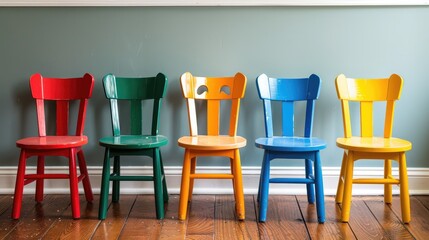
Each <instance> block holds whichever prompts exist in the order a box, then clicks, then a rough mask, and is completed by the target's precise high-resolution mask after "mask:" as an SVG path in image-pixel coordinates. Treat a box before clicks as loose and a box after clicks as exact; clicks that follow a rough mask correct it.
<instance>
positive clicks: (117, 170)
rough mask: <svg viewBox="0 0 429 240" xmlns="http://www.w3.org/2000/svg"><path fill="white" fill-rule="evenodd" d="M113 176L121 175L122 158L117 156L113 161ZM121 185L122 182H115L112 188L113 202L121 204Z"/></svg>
mask: <svg viewBox="0 0 429 240" xmlns="http://www.w3.org/2000/svg"><path fill="white" fill-rule="evenodd" d="M113 174H114V175H115V176H120V175H121V158H120V156H115V157H114V160H113ZM119 184H120V181H118V180H114V181H113V187H112V202H119V192H120V189H119Z"/></svg>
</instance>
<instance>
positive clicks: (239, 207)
mask: <svg viewBox="0 0 429 240" xmlns="http://www.w3.org/2000/svg"><path fill="white" fill-rule="evenodd" d="M233 166H234V194H235V195H236V197H237V201H236V202H235V209H236V212H237V217H238V219H239V220H244V219H245V218H246V217H245V216H246V213H245V207H244V192H243V175H242V173H241V160H240V151H239V150H238V149H235V150H234V161H233Z"/></svg>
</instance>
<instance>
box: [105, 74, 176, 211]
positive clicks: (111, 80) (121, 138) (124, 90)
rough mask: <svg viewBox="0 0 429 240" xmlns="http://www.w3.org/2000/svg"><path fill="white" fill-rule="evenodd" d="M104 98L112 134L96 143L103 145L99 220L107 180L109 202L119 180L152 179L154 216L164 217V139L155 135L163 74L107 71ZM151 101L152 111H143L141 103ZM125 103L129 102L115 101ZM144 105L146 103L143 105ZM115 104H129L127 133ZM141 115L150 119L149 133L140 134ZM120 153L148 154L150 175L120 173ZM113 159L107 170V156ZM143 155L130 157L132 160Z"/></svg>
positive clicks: (115, 194)
mask: <svg viewBox="0 0 429 240" xmlns="http://www.w3.org/2000/svg"><path fill="white" fill-rule="evenodd" d="M103 87H104V91H105V94H106V98H107V99H109V102H110V111H111V116H112V129H113V136H109V137H103V138H101V139H100V141H99V143H100V145H101V146H103V147H105V155H104V163H103V174H102V181H101V193H100V206H99V212H98V218H99V219H105V218H106V214H107V208H108V200H109V188H110V181H113V189H112V201H113V202H118V201H119V193H120V186H119V185H120V181H153V183H154V191H155V206H156V217H157V218H158V219H163V218H164V202H167V201H168V193H167V184H166V181H165V175H164V168H163V163H162V157H161V152H160V147H162V146H165V145H167V143H168V139H167V138H166V137H165V136H162V135H159V134H158V127H159V121H160V110H161V100H162V98H163V97H164V95H165V92H166V89H167V77H166V76H165V75H164V74H162V73H159V74H158V75H157V76H156V77H146V78H124V77H116V76H115V75H113V74H108V75H106V76H105V77H104V78H103ZM145 100H148V101H146V102H148V104H149V103H150V102H153V109H152V112H150V111H148V112H143V110H142V106H143V102H144V101H145ZM124 101H126V102H129V105H124V104H118V102H124ZM145 105H146V104H145ZM119 106H130V111H129V112H130V122H129V126H130V134H129V135H125V134H123V131H121V124H120V121H119V119H120V117H119V115H120V114H119V113H120V111H119ZM143 116H145V117H146V119H148V121H149V122H150V121H151V124H152V125H151V130H150V133H148V134H144V129H143V128H142V125H145V124H146V122H143ZM121 156H149V157H151V158H152V162H153V176H129V175H121V171H120V170H121ZM111 158H113V173H110V159H111ZM137 160H143V158H141V159H139V158H133V161H137Z"/></svg>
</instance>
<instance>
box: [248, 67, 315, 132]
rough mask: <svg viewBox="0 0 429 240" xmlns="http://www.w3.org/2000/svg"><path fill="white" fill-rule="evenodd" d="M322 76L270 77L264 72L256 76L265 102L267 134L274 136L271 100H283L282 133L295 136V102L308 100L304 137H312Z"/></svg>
mask: <svg viewBox="0 0 429 240" xmlns="http://www.w3.org/2000/svg"><path fill="white" fill-rule="evenodd" d="M320 83H321V80H320V78H319V77H318V76H317V75H315V74H312V75H311V76H310V77H308V78H269V77H268V76H267V75H265V74H262V75H260V76H259V77H258V78H256V87H257V89H258V93H259V97H260V98H261V99H262V100H263V104H264V117H265V134H266V137H273V114H272V109H271V101H281V102H282V115H281V116H282V135H283V136H288V137H291V136H295V133H294V102H296V101H306V102H307V104H306V115H305V126H304V137H311V133H312V130H313V115H314V104H315V100H316V99H318V97H319V92H320Z"/></svg>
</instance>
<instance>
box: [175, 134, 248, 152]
mask: <svg viewBox="0 0 429 240" xmlns="http://www.w3.org/2000/svg"><path fill="white" fill-rule="evenodd" d="M178 144H179V146H181V147H184V148H189V149H194V150H228V149H236V148H242V147H244V146H246V139H245V138H243V137H240V136H225V135H220V136H206V135H198V136H184V137H181V138H179V140H178Z"/></svg>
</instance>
